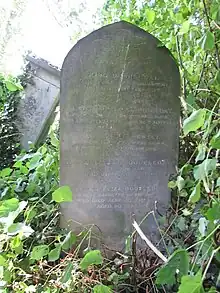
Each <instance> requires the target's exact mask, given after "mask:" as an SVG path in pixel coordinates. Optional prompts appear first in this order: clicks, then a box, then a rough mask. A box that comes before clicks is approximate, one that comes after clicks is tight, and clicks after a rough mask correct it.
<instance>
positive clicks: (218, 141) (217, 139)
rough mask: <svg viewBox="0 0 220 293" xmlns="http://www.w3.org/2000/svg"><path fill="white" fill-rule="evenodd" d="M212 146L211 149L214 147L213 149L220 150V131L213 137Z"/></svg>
mask: <svg viewBox="0 0 220 293" xmlns="http://www.w3.org/2000/svg"><path fill="white" fill-rule="evenodd" d="M210 145H211V147H213V149H218V150H220V130H219V131H218V133H217V134H216V135H214V136H213V138H212V139H211V141H210Z"/></svg>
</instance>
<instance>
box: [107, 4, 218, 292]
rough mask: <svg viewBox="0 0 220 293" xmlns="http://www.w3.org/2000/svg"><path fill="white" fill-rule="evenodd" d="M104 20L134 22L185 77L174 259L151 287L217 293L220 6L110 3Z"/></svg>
mask: <svg viewBox="0 0 220 293" xmlns="http://www.w3.org/2000/svg"><path fill="white" fill-rule="evenodd" d="M103 19H104V22H105V23H110V22H112V21H116V20H126V21H129V22H131V23H133V24H136V25H138V26H140V27H141V28H143V29H145V30H146V31H148V32H150V33H152V34H153V35H154V36H156V37H157V38H158V39H159V40H160V41H161V46H166V47H167V48H168V49H170V51H171V53H172V54H173V55H174V56H175V58H176V60H177V61H178V64H179V68H180V73H181V78H182V95H181V97H180V99H181V102H182V115H181V116H182V121H181V137H180V161H179V172H178V174H177V178H176V180H173V181H171V182H170V183H169V187H170V188H171V189H173V190H174V191H175V192H174V193H173V194H174V196H173V198H172V203H173V206H172V208H171V210H172V212H171V215H170V216H169V217H167V218H166V219H164V221H165V223H166V229H165V230H164V231H163V232H162V237H163V238H164V240H165V241H166V244H167V252H168V256H169V261H168V263H167V264H165V265H164V266H163V267H162V268H161V269H160V270H159V272H157V273H156V270H155V273H156V276H157V277H156V281H155V283H154V282H153V285H152V284H150V283H149V282H150V281H149V280H148V281H147V279H146V278H145V280H146V285H145V286H146V288H148V289H149V286H150V287H151V290H152V291H153V292H157V290H158V289H161V290H165V292H177V291H178V292H179V293H185V292H206V291H208V290H210V291H209V292H216V290H218V289H219V287H220V275H219V271H220V252H219V250H220V247H219V246H220V240H219V239H220V238H219V235H220V172H219V150H220V129H219V125H220V112H219V104H220V103H219V102H220V49H219V46H220V7H219V1H217V0H213V1H208V0H202V1H199V0H194V1H191V0H184V1H178V0H169V1H168V0H165V1H149V2H148V1H136V0H129V1H127V0H120V1H119V0H107V1H106V4H105V6H104V8H103ZM178 248H182V249H181V250H178ZM177 270H178V274H177V273H176V272H177ZM150 280H152V275H151V279H150ZM142 284H143V283H142ZM149 284H150V285H149ZM155 284H156V286H157V289H155ZM148 289H146V290H148ZM163 292H164V291H163Z"/></svg>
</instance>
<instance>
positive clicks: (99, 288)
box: [93, 285, 113, 293]
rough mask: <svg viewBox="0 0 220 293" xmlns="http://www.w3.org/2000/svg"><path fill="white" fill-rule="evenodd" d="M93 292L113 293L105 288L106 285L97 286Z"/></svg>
mask: <svg viewBox="0 0 220 293" xmlns="http://www.w3.org/2000/svg"><path fill="white" fill-rule="evenodd" d="M93 292H94V293H112V292H113V291H112V289H111V288H109V287H107V286H105V285H96V286H95V287H94V288H93Z"/></svg>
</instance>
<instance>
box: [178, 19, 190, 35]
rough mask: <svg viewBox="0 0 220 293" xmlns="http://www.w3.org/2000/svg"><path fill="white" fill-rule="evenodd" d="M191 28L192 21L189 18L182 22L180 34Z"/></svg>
mask: <svg viewBox="0 0 220 293" xmlns="http://www.w3.org/2000/svg"><path fill="white" fill-rule="evenodd" d="M189 28H190V22H189V21H188V20H186V21H184V23H183V24H182V26H181V28H180V30H179V34H180V35H183V34H187V33H188V31H189Z"/></svg>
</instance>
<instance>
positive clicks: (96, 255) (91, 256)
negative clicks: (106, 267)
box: [80, 250, 103, 270]
mask: <svg viewBox="0 0 220 293" xmlns="http://www.w3.org/2000/svg"><path fill="white" fill-rule="evenodd" d="M102 262H103V259H102V255H101V252H100V251H99V250H92V251H89V252H87V254H86V255H85V256H84V257H83V259H82V260H81V262H80V268H81V269H82V270H86V269H87V268H88V267H89V266H91V265H100V264H102Z"/></svg>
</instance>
